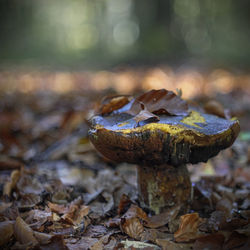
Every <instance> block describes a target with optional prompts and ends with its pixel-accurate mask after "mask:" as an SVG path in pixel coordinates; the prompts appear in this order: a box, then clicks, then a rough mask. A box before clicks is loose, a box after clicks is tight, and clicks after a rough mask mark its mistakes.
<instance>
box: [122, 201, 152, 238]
mask: <svg viewBox="0 0 250 250" xmlns="http://www.w3.org/2000/svg"><path fill="white" fill-rule="evenodd" d="M147 219H148V217H147V214H146V213H145V212H144V211H143V210H142V209H141V208H139V207H137V206H135V205H131V207H130V208H129V210H128V211H127V212H126V213H125V214H124V215H123V216H122V217H121V222H120V223H121V224H120V225H121V229H122V231H123V232H124V233H126V234H127V235H129V236H130V237H132V238H134V239H140V237H141V234H142V233H143V231H144V227H143V224H142V220H144V221H146V220H147Z"/></svg>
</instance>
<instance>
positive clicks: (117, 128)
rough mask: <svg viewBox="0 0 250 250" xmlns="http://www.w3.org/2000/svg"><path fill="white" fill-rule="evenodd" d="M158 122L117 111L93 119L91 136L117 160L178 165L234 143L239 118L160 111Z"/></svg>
mask: <svg viewBox="0 0 250 250" xmlns="http://www.w3.org/2000/svg"><path fill="white" fill-rule="evenodd" d="M159 118H160V120H159V121H158V122H151V123H146V122H139V124H138V123H137V122H136V120H135V119H133V116H132V115H130V114H127V113H120V112H113V113H111V114H109V115H104V116H102V115H96V116H94V117H93V118H92V119H91V124H92V126H91V128H90V130H89V136H90V140H91V141H92V143H93V144H94V146H95V147H96V148H97V150H98V151H99V152H100V153H102V154H103V155H104V156H105V157H107V158H109V159H111V160H113V161H116V162H128V163H136V164H138V163H147V164H150V163H152V164H162V163H167V164H171V165H174V166H178V165H180V164H184V163H198V162H206V161H207V160H208V159H209V158H211V157H213V156H215V155H217V154H218V153H219V151H220V150H222V149H225V148H227V147H229V146H231V145H232V143H233V142H234V141H235V139H236V137H237V135H238V133H239V131H240V126H239V122H238V121H237V120H233V119H232V120H226V119H223V118H220V117H217V116H215V115H210V114H205V113H200V112H198V111H195V110H191V111H190V112H189V113H188V114H187V115H177V116H169V115H160V116H159Z"/></svg>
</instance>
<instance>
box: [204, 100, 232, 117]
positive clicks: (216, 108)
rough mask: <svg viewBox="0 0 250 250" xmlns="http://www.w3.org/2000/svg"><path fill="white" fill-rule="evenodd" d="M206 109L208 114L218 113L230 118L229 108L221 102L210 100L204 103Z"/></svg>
mask: <svg viewBox="0 0 250 250" xmlns="http://www.w3.org/2000/svg"><path fill="white" fill-rule="evenodd" d="M204 110H205V111H206V113H208V114H212V115H217V116H219V117H222V118H226V119H230V118H231V116H230V112H229V110H225V109H224V107H223V106H222V104H221V103H219V102H217V101H215V100H210V101H208V102H207V103H205V105H204Z"/></svg>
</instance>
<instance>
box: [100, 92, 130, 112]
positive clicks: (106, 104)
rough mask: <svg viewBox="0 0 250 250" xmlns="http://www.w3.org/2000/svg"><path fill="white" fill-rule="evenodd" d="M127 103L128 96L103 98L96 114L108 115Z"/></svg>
mask: <svg viewBox="0 0 250 250" xmlns="http://www.w3.org/2000/svg"><path fill="white" fill-rule="evenodd" d="M128 103H129V96H121V95H116V96H108V97H105V98H104V99H103V100H102V102H101V106H100V108H99V110H98V112H97V113H100V114H102V115H105V114H109V113H111V112H113V111H115V110H117V109H120V108H122V107H123V106H124V105H126V104H128Z"/></svg>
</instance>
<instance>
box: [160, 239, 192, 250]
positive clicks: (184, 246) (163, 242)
mask: <svg viewBox="0 0 250 250" xmlns="http://www.w3.org/2000/svg"><path fill="white" fill-rule="evenodd" d="M156 243H157V244H158V245H159V246H161V247H162V249H163V250H192V249H193V243H175V242H174V241H171V240H168V239H156Z"/></svg>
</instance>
